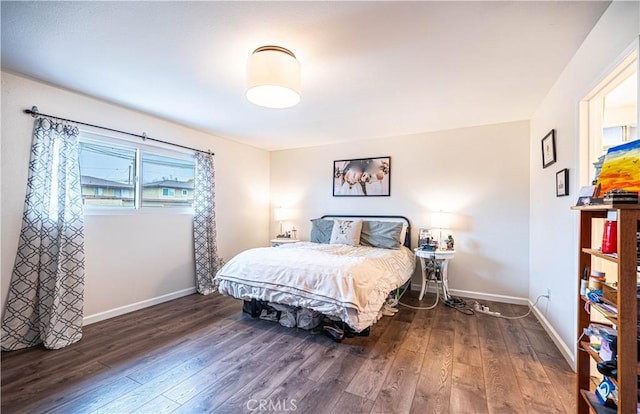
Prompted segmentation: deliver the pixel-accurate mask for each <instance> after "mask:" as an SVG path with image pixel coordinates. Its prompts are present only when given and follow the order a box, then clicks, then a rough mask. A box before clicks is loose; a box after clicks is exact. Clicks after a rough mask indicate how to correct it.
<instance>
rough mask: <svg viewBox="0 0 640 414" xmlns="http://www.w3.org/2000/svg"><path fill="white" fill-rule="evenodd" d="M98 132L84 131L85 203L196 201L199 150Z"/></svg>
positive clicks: (123, 206)
mask: <svg viewBox="0 0 640 414" xmlns="http://www.w3.org/2000/svg"><path fill="white" fill-rule="evenodd" d="M96 138H97V137H94V136H93V134H89V133H84V132H83V133H81V135H80V153H79V158H80V181H81V185H82V199H83V203H84V205H85V206H92V207H90V208H98V207H99V208H101V209H103V210H104V209H105V208H106V209H108V210H118V209H120V210H136V209H140V208H147V207H150V208H151V207H153V208H158V207H161V208H163V207H164V208H166V207H182V208H184V207H191V206H192V205H193V181H194V176H195V163H194V160H193V155H190V154H184V153H181V152H177V151H168V150H165V149H160V148H154V147H151V146H147V145H144V144H136V143H132V142H129V141H120V140H115V139H111V138H104V137H102V138H100V140H99V141H98V140H97V139H96ZM93 206H95V207H93Z"/></svg>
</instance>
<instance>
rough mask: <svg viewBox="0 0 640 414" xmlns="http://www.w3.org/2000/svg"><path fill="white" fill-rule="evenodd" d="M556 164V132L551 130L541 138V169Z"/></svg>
mask: <svg viewBox="0 0 640 414" xmlns="http://www.w3.org/2000/svg"><path fill="white" fill-rule="evenodd" d="M554 162H556V130H555V129H552V130H551V131H549V133H548V134H547V135H545V136H544V138H542V168H547V167H548V166H550V165H551V164H553V163H554Z"/></svg>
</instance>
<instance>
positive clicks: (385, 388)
mask: <svg viewBox="0 0 640 414" xmlns="http://www.w3.org/2000/svg"><path fill="white" fill-rule="evenodd" d="M423 360H424V353H419V352H414V351H411V350H408V349H404V348H402V349H400V350H399V351H398V353H397V355H396V357H395V359H394V360H393V362H392V364H391V367H390V368H389V372H388V373H387V377H386V378H385V380H384V382H383V384H382V388H381V389H380V392H379V393H378V397H377V398H376V400H375V404H374V406H373V409H372V411H371V412H372V413H407V412H409V410H410V409H411V402H412V401H413V396H414V394H415V391H416V386H417V384H418V379H419V378H420V369H421V366H422V362H423Z"/></svg>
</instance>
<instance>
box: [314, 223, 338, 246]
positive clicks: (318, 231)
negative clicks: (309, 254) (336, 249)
mask: <svg viewBox="0 0 640 414" xmlns="http://www.w3.org/2000/svg"><path fill="white" fill-rule="evenodd" d="M332 230H333V220H326V219H313V220H311V236H310V241H311V242H313V243H324V244H329V241H330V240H331V231H332Z"/></svg>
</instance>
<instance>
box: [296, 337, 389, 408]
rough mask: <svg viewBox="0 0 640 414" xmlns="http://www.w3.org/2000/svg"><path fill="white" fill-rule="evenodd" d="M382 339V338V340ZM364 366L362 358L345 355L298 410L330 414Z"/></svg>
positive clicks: (334, 364) (309, 393) (317, 383)
mask: <svg viewBox="0 0 640 414" xmlns="http://www.w3.org/2000/svg"><path fill="white" fill-rule="evenodd" d="M381 339H382V338H381ZM361 364H362V361H361V357H357V356H355V357H354V356H353V355H352V354H349V353H346V352H345V353H344V354H343V355H342V356H341V357H340V358H337V359H336V360H335V361H334V362H333V364H332V365H331V367H329V369H328V370H327V371H326V372H325V374H324V375H323V376H322V378H321V379H319V380H318V381H316V386H315V387H314V388H313V389H311V390H310V391H309V392H308V393H307V394H306V395H305V396H304V397H302V398H301V399H300V401H298V409H299V410H300V412H302V413H305V414H323V413H330V412H331V411H332V410H333V408H334V406H335V405H336V404H337V403H338V400H339V399H340V397H341V394H342V391H344V390H346V389H347V386H348V385H350V383H351V381H352V380H353V378H354V376H355V375H356V373H357V372H358V369H359V368H360V366H361Z"/></svg>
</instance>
